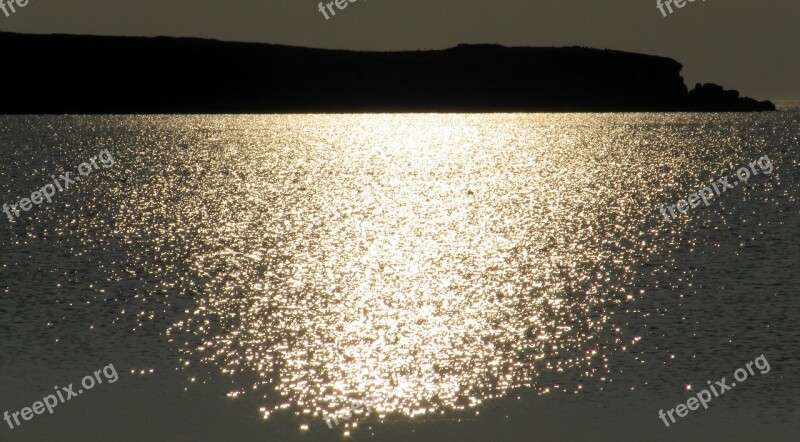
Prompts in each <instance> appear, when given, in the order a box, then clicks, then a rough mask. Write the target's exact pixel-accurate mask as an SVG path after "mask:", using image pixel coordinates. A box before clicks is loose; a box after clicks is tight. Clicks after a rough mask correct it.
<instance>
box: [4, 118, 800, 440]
mask: <svg viewBox="0 0 800 442" xmlns="http://www.w3.org/2000/svg"><path fill="white" fill-rule="evenodd" d="M798 123H800V106H797V105H785V106H783V107H782V108H781V112H778V113H768V114H664V115H662V114H491V115H472V114H465V115H289V116H91V117H87V116H40V117H33V116H30V117H0V160H2V161H1V162H2V164H3V165H2V168H0V199H2V201H0V203H6V204H15V203H18V202H19V200H20V199H21V198H25V197H29V196H30V194H31V192H33V191H35V190H37V189H39V188H41V187H42V186H43V185H45V184H47V183H50V182H52V178H50V177H51V175H56V176H57V175H60V174H63V173H64V172H72V173H73V175H75V174H77V169H78V165H79V164H80V163H81V162H83V161H87V160H89V159H90V158H91V157H92V156H95V155H97V154H98V152H99V151H100V150H102V149H108V150H109V152H110V153H111V154H112V155H113V158H114V160H115V164H114V165H113V166H112V167H111V168H108V169H104V168H102V167H101V168H100V169H99V170H97V171H94V172H93V173H92V174H91V175H90V176H88V177H85V178H84V179H82V180H81V181H80V182H77V183H75V184H73V185H72V186H70V188H69V189H66V190H65V191H63V192H59V193H57V194H56V195H55V196H54V197H53V202H52V203H47V202H45V203H43V204H42V205H39V206H35V207H34V208H33V209H32V210H31V211H29V212H24V213H23V214H22V215H21V217H20V218H19V219H16V220H15V221H13V222H11V221H9V220H8V218H7V217H6V216H5V214H0V216H2V218H0V249H2V253H1V254H0V412H3V411H5V410H8V411H11V412H13V411H17V410H20V409H22V408H23V407H26V406H31V404H32V403H33V402H35V401H37V400H40V399H41V398H42V397H44V396H46V395H47V394H50V393H51V391H52V390H53V387H54V386H55V385H66V384H68V383H75V384H76V385H77V384H78V383H79V382H80V380H81V378H82V377H83V376H85V375H87V374H91V373H92V372H93V371H94V370H97V369H100V368H102V367H104V366H106V365H108V364H109V363H113V364H114V366H115V367H116V369H117V370H118V371H119V372H120V380H119V381H118V382H116V383H114V384H103V385H100V386H97V387H95V388H94V389H92V390H91V391H87V392H85V393H84V394H82V395H80V396H79V397H77V398H74V399H72V400H70V401H68V402H67V403H65V404H62V405H59V406H58V407H57V408H56V410H55V413H54V414H53V415H49V414H47V413H45V414H44V415H39V416H36V417H35V418H34V419H33V420H31V421H27V422H24V423H23V425H22V426H21V427H20V428H16V429H13V430H12V429H9V428H8V426H5V424H4V422H0V435H2V436H0V439H1V440H53V438H55V437H58V438H59V439H60V440H75V441H78V440H131V441H134V440H187V441H189V440H192V441H197V440H247V441H249V440H253V441H255V440H281V441H282V440H308V441H316V440H339V439H341V438H343V437H345V438H351V439H357V440H437V441H438V440H475V441H494V440H526V441H527V440H534V439H536V440H608V441H612V440H613V441H616V440H631V441H633V440H637V441H638V440H678V439H680V440H787V441H788V440H797V437H798V436H799V435H800V419H798V415H797V408H798V405H800V402H799V401H798V393H800V382H798V374H797V373H798V372H799V371H800V332H798V329H797V320H798V318H799V317H800V316H798V315H799V314H800V301H798V297H797V295H798V286H799V285H798V284H799V283H800V276H798V275H800V262H799V261H798V252H800V218H798V205H797V197H798V190H800V174H799V172H798V162H799V161H800V140H799V138H800V131H799V130H798ZM765 155H766V156H768V158H769V159H770V160H771V162H772V164H773V167H774V169H773V171H772V173H771V174H768V175H767V174H764V173H760V174H758V175H756V176H752V177H751V178H750V179H749V180H748V181H747V182H746V183H742V184H740V185H738V186H737V187H735V188H734V189H730V190H728V191H727V192H726V193H724V194H722V195H721V196H719V197H717V198H715V199H713V200H712V201H711V202H710V205H709V206H708V207H705V206H703V205H701V206H700V207H698V208H695V209H690V210H689V211H688V213H687V214H685V215H683V214H681V215H680V216H679V217H678V218H677V219H676V220H675V221H666V220H665V219H664V218H663V217H662V215H661V214H660V213H659V207H660V206H661V204H674V203H676V202H677V201H678V200H680V199H683V198H686V197H688V195H689V194H691V193H693V192H696V191H698V190H699V189H700V188H702V187H703V186H704V185H706V184H708V183H711V182H714V181H716V180H717V179H718V178H721V177H726V176H731V175H733V173H734V172H735V170H736V169H738V168H739V167H741V166H742V165H746V164H748V163H750V162H752V161H754V160H757V159H759V158H761V157H763V156H765ZM756 170H759V169H758V168H757V169H756ZM762 354H763V355H764V356H765V358H766V359H767V360H768V361H769V363H770V371H769V372H768V373H766V374H763V375H762V374H760V373H758V372H756V374H755V375H754V376H751V377H750V378H748V380H747V381H746V382H743V383H742V384H741V385H738V386H737V387H736V388H734V389H732V390H731V391H729V392H727V393H725V394H724V395H723V396H721V397H719V398H715V399H714V400H713V401H712V402H711V403H710V404H709V409H708V410H703V409H702V408H701V409H700V410H698V411H693V412H691V413H690V414H689V416H688V417H685V418H682V419H679V420H678V422H677V423H676V424H673V425H672V426H670V428H665V426H664V425H663V423H662V422H661V420H659V418H658V415H657V413H658V410H659V409H662V408H663V409H670V408H673V407H675V406H676V405H678V404H679V403H682V402H686V400H687V398H688V397H690V395H694V394H696V393H697V391H699V390H701V389H702V388H705V387H706V381H707V380H711V381H712V382H713V381H715V380H718V379H720V378H722V377H723V376H726V377H727V378H728V379H731V378H732V377H733V372H734V371H735V370H736V369H737V368H739V367H743V366H744V365H745V364H746V363H747V362H749V361H752V360H753V359H755V358H756V357H758V356H760V355H762ZM354 401H357V402H362V403H364V404H367V405H369V406H370V408H371V409H372V411H373V412H372V413H370V414H369V415H368V416H365V415H363V414H359V415H356V416H353V417H351V418H350V419H340V424H339V425H338V426H335V427H334V428H333V429H329V428H328V425H326V424H325V421H324V416H327V415H328V414H330V413H336V412H342V411H343V410H347V409H348V407H349V406H350V405H351V404H352V403H353V402H354Z"/></svg>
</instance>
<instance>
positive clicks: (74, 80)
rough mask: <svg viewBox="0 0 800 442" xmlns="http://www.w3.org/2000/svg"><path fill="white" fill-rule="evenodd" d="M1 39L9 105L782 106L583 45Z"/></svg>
mask: <svg viewBox="0 0 800 442" xmlns="http://www.w3.org/2000/svg"><path fill="white" fill-rule="evenodd" d="M0 47H2V48H3V54H2V55H3V59H4V61H5V63H4V64H5V65H6V66H9V67H11V69H9V70H8V71H7V72H9V73H12V74H13V76H12V77H11V78H13V79H14V82H13V85H14V86H13V87H7V88H5V90H4V92H3V96H2V99H0V114H221V113H230V114H246V113H256V114H258V113H366V112H369V113H373V112H381V113H384V112H385V113H402V112H448V113H450V112H481V113H499V112H503V113H505V112H748V111H772V110H775V106H774V104H773V103H771V102H769V101H756V100H753V99H751V98H740V97H739V94H738V92H737V91H725V90H723V89H722V87H720V86H717V85H713V84H706V85H703V86H700V85H698V86H696V87H695V89H694V90H692V91H691V92H690V91H689V90H688V88H687V87H686V85H685V84H684V81H683V78H682V77H681V76H680V71H681V69H682V65H681V64H680V63H678V62H676V61H675V60H672V59H669V58H665V57H657V56H650V55H642V54H634V53H627V52H620V51H612V50H599V49H590V48H580V47H567V48H507V47H502V46H497V45H459V46H457V47H455V48H451V49H444V50H435V51H413V52H412V51H405V52H356V51H342V50H327V49H310V48H298V47H290V46H279V45H270V44H256V43H227V42H220V41H216V40H202V39H196V38H167V37H156V38H143V37H95V36H73V35H29V34H13V33H0ZM7 85H8V83H7Z"/></svg>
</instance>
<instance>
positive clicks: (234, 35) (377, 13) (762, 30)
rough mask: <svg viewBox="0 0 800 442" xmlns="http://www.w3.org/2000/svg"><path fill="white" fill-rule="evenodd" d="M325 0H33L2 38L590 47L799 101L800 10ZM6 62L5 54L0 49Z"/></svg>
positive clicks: (648, 3)
mask: <svg viewBox="0 0 800 442" xmlns="http://www.w3.org/2000/svg"><path fill="white" fill-rule="evenodd" d="M318 3H319V1H318V0H225V1H222V0H69V1H65V0H30V2H29V4H28V5H27V6H26V7H24V8H21V9H19V10H18V12H17V13H15V14H13V15H11V16H10V17H5V16H4V15H3V14H2V12H0V29H1V30H5V31H13V32H30V33H70V34H94V35H130V36H155V35H168V36H191V37H204V38H216V39H219V40H229V41H250V42H266V43H279V44H287V45H298V46H310V47H319V48H342V49H358V50H398V49H432V48H445V47H451V46H455V45H457V44H459V43H498V44H503V45H507V46H571V45H580V46H591V47H597V48H610V49H619V50H625V51H632V52H642V53H647V54H655V55H663V56H667V57H672V58H674V59H676V60H678V61H679V62H681V63H683V65H684V70H683V75H684V78H686V81H687V84H688V85H689V87H690V88H691V87H692V86H693V85H694V83H696V82H698V81H704V82H715V83H719V84H722V85H724V86H725V87H726V88H732V89H739V90H740V91H741V92H742V93H743V94H745V95H750V96H753V97H755V98H759V99H765V98H769V99H800V80H798V79H800V1H799V0H705V1H704V0H696V1H694V2H693V3H687V4H686V5H685V6H684V7H683V8H682V9H675V12H674V13H673V14H671V15H669V16H667V17H663V16H662V14H661V13H660V12H659V10H658V9H657V8H656V0H604V1H600V0H505V1H503V0H494V1H488V0H486V1H479V0H438V1H437V0H404V1H393V2H390V1H388V0H357V1H356V2H355V3H351V4H350V5H349V6H348V7H347V9H345V10H343V11H339V12H338V13H337V15H336V16H335V17H332V18H331V19H330V20H327V21H326V20H325V18H324V17H323V15H322V14H321V13H320V12H319V11H318V9H317V5H318ZM0 51H2V48H0Z"/></svg>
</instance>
